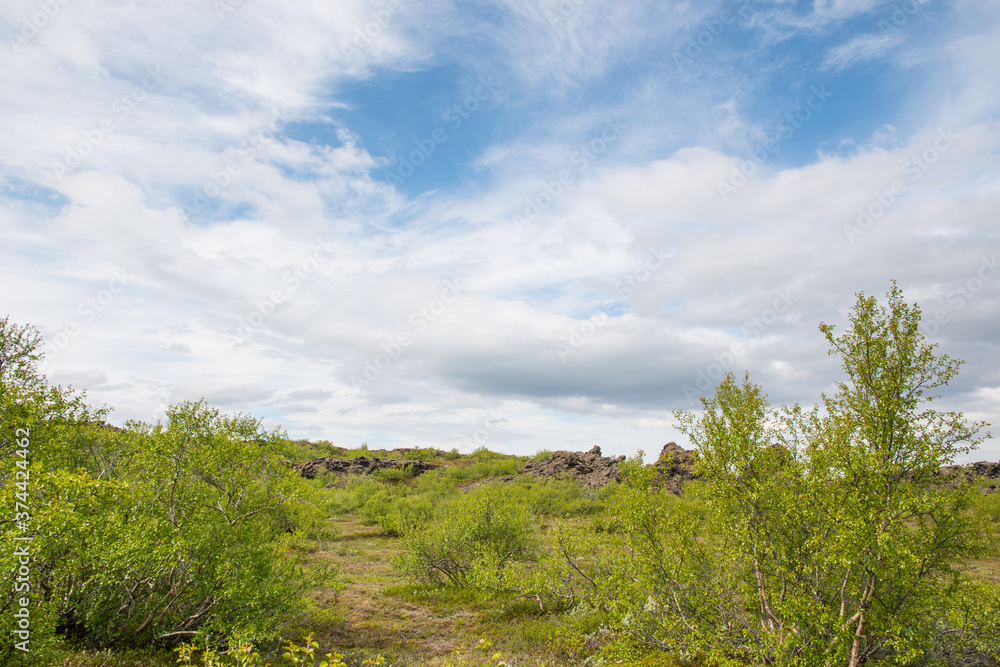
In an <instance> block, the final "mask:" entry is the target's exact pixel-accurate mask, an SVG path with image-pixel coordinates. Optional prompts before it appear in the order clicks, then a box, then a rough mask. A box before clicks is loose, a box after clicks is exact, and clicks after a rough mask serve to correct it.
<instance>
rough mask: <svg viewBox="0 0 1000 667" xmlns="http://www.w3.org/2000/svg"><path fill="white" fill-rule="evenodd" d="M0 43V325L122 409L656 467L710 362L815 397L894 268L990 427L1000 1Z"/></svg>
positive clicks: (42, 22) (275, 10)
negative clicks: (847, 333)
mask: <svg viewBox="0 0 1000 667" xmlns="http://www.w3.org/2000/svg"><path fill="white" fill-rule="evenodd" d="M0 36H2V37H3V40H2V43H0V90H2V91H3V94H2V96H0V280H2V284H3V287H2V289H0V315H9V316H10V317H11V320H12V321H14V322H17V323H20V324H28V323H30V324H32V325H34V326H35V327H37V328H38V330H39V331H41V332H42V334H43V335H44V337H45V352H46V358H45V362H44V371H45V373H46V375H47V376H48V378H49V380H50V381H52V382H54V383H59V384H63V385H66V386H72V387H74V388H76V389H81V390H86V392H87V396H88V397H89V399H90V401H91V402H92V403H93V404H95V405H101V404H106V405H108V406H111V407H113V408H114V412H113V413H112V414H111V417H110V421H111V422H112V423H118V424H120V423H124V422H125V421H126V420H129V419H138V420H142V421H145V422H155V421H156V420H157V419H161V418H163V415H164V413H165V410H166V408H167V407H168V406H169V405H171V404H175V403H178V402H181V401H186V400H199V399H201V398H204V399H205V400H206V401H208V403H210V404H212V405H214V406H217V407H219V408H220V409H222V410H223V411H225V412H227V413H234V412H244V413H249V414H251V415H253V416H255V417H258V418H260V419H262V420H263V422H264V424H265V425H266V426H268V427H274V426H279V425H280V426H281V427H282V428H283V429H285V430H286V431H287V433H288V435H289V436H291V437H293V438H308V439H311V440H328V441H330V442H332V443H333V444H336V445H340V446H343V447H356V446H358V445H360V444H361V443H363V442H365V443H367V444H368V445H369V447H371V448H382V447H384V448H396V447H429V446H431V447H437V448H440V449H445V450H449V449H452V448H458V449H459V450H460V451H465V452H468V451H471V450H472V449H473V448H475V447H480V446H485V447H487V448H489V449H492V450H494V451H502V452H506V453H515V454H531V453H534V452H536V451H539V450H542V449H549V450H557V449H568V450H588V449H590V448H591V447H593V446H595V445H596V446H599V447H601V449H602V451H603V453H604V454H605V455H620V454H624V455H627V456H632V455H634V454H635V453H636V452H637V451H639V450H642V451H644V452H646V455H647V457H648V456H650V455H655V454H656V453H658V452H659V450H660V448H661V447H662V446H663V444H664V443H666V442H668V441H676V442H678V444H681V445H682V446H685V447H689V446H690V442H689V441H688V440H687V438H686V437H685V436H684V435H683V434H682V433H680V432H679V431H678V430H677V429H676V427H675V424H676V422H677V420H676V419H675V417H674V415H673V412H674V411H676V410H697V409H698V408H699V406H700V403H699V401H698V397H699V396H700V395H701V394H703V393H708V394H711V393H712V392H713V391H714V387H715V386H716V385H717V384H718V382H719V379H720V378H721V377H722V376H723V374H724V373H727V372H732V373H735V374H736V375H737V376H738V377H739V376H742V375H743V373H744V372H749V375H750V379H751V381H753V382H755V383H757V384H759V385H761V386H762V387H763V389H764V391H765V392H766V393H767V394H768V397H769V400H770V401H771V402H772V403H773V404H775V405H780V404H792V403H800V404H802V405H805V406H811V405H813V404H815V403H817V402H819V401H820V400H821V396H822V394H823V393H824V392H825V393H827V394H831V393H832V392H833V391H835V384H836V382H838V381H840V380H841V379H842V378H843V371H842V369H841V367H840V362H839V360H838V358H837V357H835V356H830V355H829V354H828V350H829V345H828V343H827V342H826V340H825V338H824V336H823V334H822V333H821V332H820V330H819V324H820V323H821V322H826V323H829V324H833V325H835V326H836V327H837V330H838V331H842V330H843V329H844V327H845V326H846V325H847V324H848V317H849V311H850V308H851V306H852V305H853V304H854V303H855V301H856V299H857V294H858V293H859V292H863V293H865V294H866V295H876V296H879V297H880V298H883V299H884V295H885V293H886V292H887V291H888V290H889V289H890V288H891V286H892V281H893V280H895V281H897V284H898V286H899V287H900V289H901V290H902V292H903V294H904V296H905V298H906V300H907V301H908V302H911V303H913V302H916V303H917V304H919V306H920V307H921V309H922V311H923V316H924V320H923V321H924V324H923V329H922V331H923V333H924V334H925V335H926V336H927V339H928V340H929V341H930V342H932V343H935V344H937V345H938V346H939V347H938V351H940V352H944V353H947V354H949V355H950V356H952V357H954V358H957V359H962V360H964V361H965V362H966V363H965V365H964V366H963V367H962V372H961V374H960V375H959V376H958V378H956V379H955V380H953V381H952V382H951V384H950V385H949V386H948V387H945V388H943V389H942V390H941V391H940V392H939V393H940V394H941V397H940V398H939V399H938V400H937V401H936V402H935V403H934V404H933V405H934V407H936V408H938V409H942V410H960V411H962V412H964V413H965V415H966V416H967V417H968V418H969V419H971V420H983V421H987V422H992V423H993V424H997V423H998V421H1000V420H998V416H1000V367H998V363H997V362H998V360H1000V355H998V351H1000V289H998V288H1000V278H998V273H1000V265H998V263H997V255H998V251H1000V238H998V225H997V218H998V212H1000V206H998V204H1000V117H998V111H1000V88H998V86H997V82H998V81H1000V5H998V4H997V3H996V2H994V1H993V0H954V1H947V0H905V1H897V2H890V1H881V0H816V1H815V2H792V1H788V0H768V1H758V0H723V1H713V0H706V1H700V2H690V1H684V2H681V1H676V0H649V1H646V0H629V1H626V2H622V1H621V0H613V1H612V0H607V1H606V0H587V1H586V2H585V1H584V0H534V1H528V0H495V1H493V2H476V1H459V0H426V1H419V2H418V1H416V0H385V1H383V0H374V1H372V2H361V1H355V0H340V1H338V2H335V3H333V2H325V1H321V0H315V1H307V0H292V1H290V2H283V3H278V2H265V1H263V0H212V1H209V0H199V1H197V2H193V1H188V2H185V1H183V0H179V1H177V2H168V3H164V2H143V1H141V0H139V1H136V2H130V3H120V2H108V1H106V0H93V1H91V2H82V1H80V0H8V1H6V2H4V3H3V6H2V8H0ZM997 428H998V427H994V430H996V429H997ZM998 458H1000V440H998V439H996V438H993V439H987V440H986V441H985V442H983V444H982V445H981V446H980V448H979V450H978V451H975V452H971V453H969V454H967V455H965V456H963V457H962V460H981V459H990V460H993V461H996V460H998Z"/></svg>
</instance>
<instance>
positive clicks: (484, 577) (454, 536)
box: [400, 486, 538, 590]
mask: <svg viewBox="0 0 1000 667" xmlns="http://www.w3.org/2000/svg"><path fill="white" fill-rule="evenodd" d="M406 546H407V550H408V556H406V557H405V558H404V559H403V560H402V561H401V562H400V565H401V566H402V567H403V568H404V569H405V570H406V571H407V572H408V573H409V574H410V575H411V576H413V577H414V578H415V579H417V580H418V581H420V582H423V583H428V584H448V585H452V586H458V587H467V586H471V587H475V588H479V589H483V590H500V589H502V588H504V587H505V586H507V584H508V583H509V566H510V565H512V564H513V563H515V562H521V561H526V560H530V559H532V558H534V557H535V555H536V554H537V553H538V540H537V535H536V528H535V524H534V520H533V518H532V516H531V513H530V512H529V510H528V509H527V508H526V507H525V506H524V505H522V504H519V503H517V502H515V501H514V500H513V498H512V497H511V494H510V492H509V490H507V489H504V488H501V487H497V486H483V487H480V488H478V489H476V490H474V491H471V492H469V493H467V494H465V495H463V496H460V497H459V498H458V499H457V500H456V501H455V502H453V503H451V504H449V505H447V506H445V507H444V508H442V509H441V510H440V511H438V512H437V513H436V514H435V516H434V519H433V520H432V521H429V522H427V523H426V524H425V525H420V526H419V527H417V528H416V529H414V530H410V531H408V532H407V533H406Z"/></svg>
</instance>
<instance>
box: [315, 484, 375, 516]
mask: <svg viewBox="0 0 1000 667" xmlns="http://www.w3.org/2000/svg"><path fill="white" fill-rule="evenodd" d="M383 486H384V485H383V484H381V483H380V482H378V481H377V480H375V479H372V478H371V477H367V476H365V475H352V476H350V477H348V478H347V479H346V480H345V482H344V486H343V488H333V489H328V490H327V492H326V510H327V511H328V512H329V513H330V514H358V513H359V512H360V511H361V508H362V507H364V506H365V503H367V502H368V500H369V499H370V498H371V497H372V496H373V495H374V494H376V493H378V492H379V491H380V490H381V489H382V488H383Z"/></svg>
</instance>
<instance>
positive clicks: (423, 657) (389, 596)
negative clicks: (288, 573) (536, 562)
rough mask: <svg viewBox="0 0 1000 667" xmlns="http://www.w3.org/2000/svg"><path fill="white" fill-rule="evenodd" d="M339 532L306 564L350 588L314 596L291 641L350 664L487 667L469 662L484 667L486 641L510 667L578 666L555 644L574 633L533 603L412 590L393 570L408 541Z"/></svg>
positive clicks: (358, 527) (343, 522)
mask: <svg viewBox="0 0 1000 667" xmlns="http://www.w3.org/2000/svg"><path fill="white" fill-rule="evenodd" d="M335 525H336V528H337V530H339V532H340V537H339V539H338V540H337V541H335V542H331V543H330V545H329V548H327V549H318V550H316V551H314V552H312V553H310V554H308V555H307V556H306V558H305V561H304V564H305V565H306V567H308V568H320V567H323V566H334V567H336V568H338V569H339V570H340V573H341V582H342V583H343V585H344V588H343V590H340V591H336V590H334V589H332V588H331V589H327V588H323V587H321V588H318V589H316V590H314V591H313V592H312V593H311V598H312V600H313V602H314V610H315V611H314V613H313V618H307V619H303V622H302V624H301V625H299V626H290V627H289V628H287V633H288V634H291V635H292V636H295V635H296V634H298V635H301V634H305V633H306V632H309V631H312V632H314V633H315V636H314V638H315V640H316V641H317V642H319V644H320V647H319V652H321V653H323V652H326V651H333V650H335V649H336V650H339V651H341V652H342V653H343V654H344V655H345V657H346V658H347V659H348V664H352V662H351V661H353V662H354V664H359V663H360V661H361V660H363V659H364V658H366V657H373V656H375V655H376V654H380V655H382V656H383V657H384V658H385V659H386V664H387V665H400V666H401V665H413V666H414V667H420V666H427V667H431V666H438V665H442V666H443V665H461V664H482V663H473V662H468V661H472V660H477V659H482V655H478V657H477V653H476V651H477V649H476V647H477V646H480V642H482V640H484V639H485V640H486V641H487V642H488V643H489V644H490V645H491V655H492V653H495V652H497V651H499V652H500V653H502V654H503V655H504V656H505V660H506V661H507V662H509V663H510V664H516V665H524V666H529V665H556V664H559V665H572V664H577V663H578V662H579V660H577V659H576V658H575V657H572V656H570V655H569V654H568V653H566V652H565V651H564V650H561V649H560V645H559V643H558V641H554V637H557V636H560V635H558V631H561V632H562V634H563V635H566V634H567V633H570V634H571V633H572V632H573V630H572V629H571V628H569V629H567V627H568V626H567V625H566V622H565V620H563V619H560V618H558V617H555V616H540V615H539V613H538V608H537V606H536V605H534V603H527V602H525V601H524V600H523V599H521V598H518V597H516V596H509V597H502V596H501V597H494V598H482V597H480V596H478V595H477V594H476V593H475V592H474V591H472V590H469V589H455V588H436V587H428V586H421V585H415V584H412V583H411V582H409V581H408V580H406V579H405V578H404V577H403V575H402V574H401V573H400V572H398V571H397V569H396V568H395V567H394V565H393V560H394V558H395V557H396V556H398V555H400V554H401V553H402V548H403V545H402V540H400V539H399V538H396V537H388V536H385V535H382V534H380V533H379V531H378V530H377V529H376V528H374V527H372V526H368V525H365V523H363V521H362V520H361V518H360V517H358V516H341V517H339V518H337V519H336V520H335ZM307 626H308V627H307ZM563 648H565V647H563ZM480 653H481V652H480ZM581 658H582V656H581Z"/></svg>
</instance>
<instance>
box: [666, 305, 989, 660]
mask: <svg viewBox="0 0 1000 667" xmlns="http://www.w3.org/2000/svg"><path fill="white" fill-rule="evenodd" d="M887 299H888V302H887V306H885V307H881V306H879V305H878V302H877V300H876V299H875V298H873V297H866V296H865V295H864V294H859V295H858V300H857V303H856V304H855V306H854V308H853V309H852V311H851V326H850V327H849V329H848V330H847V332H846V333H844V334H843V335H841V336H839V337H835V336H834V334H833V327H832V326H830V325H827V324H821V325H820V328H821V330H822V331H823V333H824V334H825V335H826V337H827V340H829V341H830V343H831V345H832V346H833V350H832V353H833V354H839V355H840V356H841V359H842V361H843V366H844V370H845V372H846V373H847V381H846V382H841V383H839V384H838V385H837V393H836V394H835V395H834V396H832V397H827V396H823V408H824V409H823V410H820V408H818V407H817V408H815V409H814V410H812V411H811V412H805V411H803V410H801V409H800V408H799V407H798V406H793V407H791V408H784V409H782V410H774V409H772V408H771V407H770V406H769V404H768V403H767V400H766V397H765V396H764V394H763V392H762V391H761V390H760V388H759V387H756V386H755V385H753V384H751V383H750V382H749V380H748V379H747V378H744V382H743V384H742V386H738V385H737V383H736V382H735V379H734V378H733V377H732V376H731V375H730V376H728V377H726V378H725V380H724V381H723V382H722V383H721V384H720V386H719V387H718V390H717V391H716V395H715V397H713V398H703V399H702V404H703V407H704V413H703V415H702V416H700V417H696V416H694V415H692V414H691V413H683V412H676V413H675V416H676V417H677V418H678V419H679V421H680V428H681V430H682V431H683V432H685V433H686V434H687V435H688V436H689V437H690V438H691V440H692V442H694V443H695V445H696V446H697V449H698V453H699V457H698V459H699V460H698V468H699V471H700V472H701V474H702V476H703V477H704V479H705V480H706V483H707V490H706V495H707V497H708V499H709V501H710V507H711V512H712V514H713V515H714V517H715V522H714V525H715V527H716V530H718V531H719V539H723V540H726V541H728V542H729V543H730V545H731V548H732V549H733V550H734V555H735V558H734V559H733V561H732V567H733V568H735V569H736V570H737V572H738V575H739V576H738V577H737V578H738V580H740V581H741V582H743V583H742V584H741V585H738V586H735V587H733V589H732V590H731V591H729V593H730V599H732V600H734V601H735V603H736V604H735V605H734V606H731V607H721V606H717V607H716V608H715V609H714V610H705V609H702V610H701V612H702V613H703V614H704V613H708V614H709V615H710V617H711V618H712V619H713V624H714V625H715V626H716V627H718V628H720V630H719V631H718V634H717V636H716V642H717V645H729V646H730V647H731V650H738V651H746V650H749V652H750V654H751V655H753V656H755V657H756V658H757V659H764V660H779V661H781V662H799V663H804V664H818V663H821V662H828V661H829V664H837V663H839V664H848V665H850V666H851V667H854V666H855V665H858V664H861V663H862V662H864V661H865V660H867V659H868V658H870V657H872V656H874V655H880V656H882V657H885V658H892V659H894V660H897V661H901V662H905V661H909V660H912V659H913V657H915V656H916V655H917V654H919V653H920V652H921V651H923V650H925V649H926V648H927V647H928V646H929V644H930V642H931V641H932V640H933V638H934V637H935V635H936V633H937V632H938V631H939V630H940V628H939V627H936V626H935V624H937V623H939V622H940V621H941V619H942V618H943V617H944V615H945V614H944V607H945V602H944V601H945V599H946V597H947V594H948V591H949V590H950V587H951V586H953V584H954V582H955V581H956V579H957V578H958V577H959V573H958V571H957V569H956V568H955V566H956V564H957V563H958V561H959V559H961V558H962V557H965V556H967V555H969V554H970V553H972V551H973V549H974V546H973V545H974V544H975V541H976V540H975V539H974V531H973V526H972V525H971V524H970V523H969V521H968V519H967V518H966V517H967V515H966V513H965V512H964V510H965V507H966V496H965V495H964V493H963V492H962V490H961V489H957V490H956V489H948V488H945V487H943V486H942V485H940V484H937V483H936V482H935V475H936V474H937V472H938V471H939V469H940V466H941V465H943V464H947V463H950V462H952V461H953V460H954V458H955V456H956V455H958V454H960V453H963V452H967V451H969V450H971V449H972V448H974V447H975V446H976V445H977V444H978V443H979V442H980V439H979V438H978V437H977V434H978V432H979V431H980V430H981V429H982V427H983V426H984V424H982V423H969V422H967V421H966V420H965V418H964V417H963V416H962V415H961V414H960V413H954V412H939V411H935V410H932V409H930V407H929V406H928V404H929V403H930V402H931V401H932V400H933V398H934V397H933V396H930V395H927V392H929V391H932V390H934V389H935V388H938V387H941V386H943V385H946V384H947V383H948V381H949V380H951V379H952V378H953V377H954V376H955V375H956V373H957V372H958V366H959V363H958V362H956V361H953V360H951V359H950V358H949V357H948V356H947V355H937V354H935V352H934V346H933V345H930V344H928V343H927V342H926V341H925V340H924V339H923V337H922V335H921V334H920V332H919V328H918V326H919V323H920V310H919V308H917V307H916V306H908V305H907V304H906V303H905V301H904V300H903V297H902V294H901V293H900V291H899V290H898V288H897V287H896V286H895V285H893V288H892V289H891V290H890V292H889V293H888V294H887ZM722 579H724V577H720V582H721V580H722ZM730 586H731V584H730ZM675 588H676V587H675ZM675 602H676V603H677V604H676V605H675V606H677V608H678V609H680V608H682V607H681V605H680V603H679V602H680V598H677V596H676V595H675ZM702 627H703V626H702ZM692 631H693V627H692Z"/></svg>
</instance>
